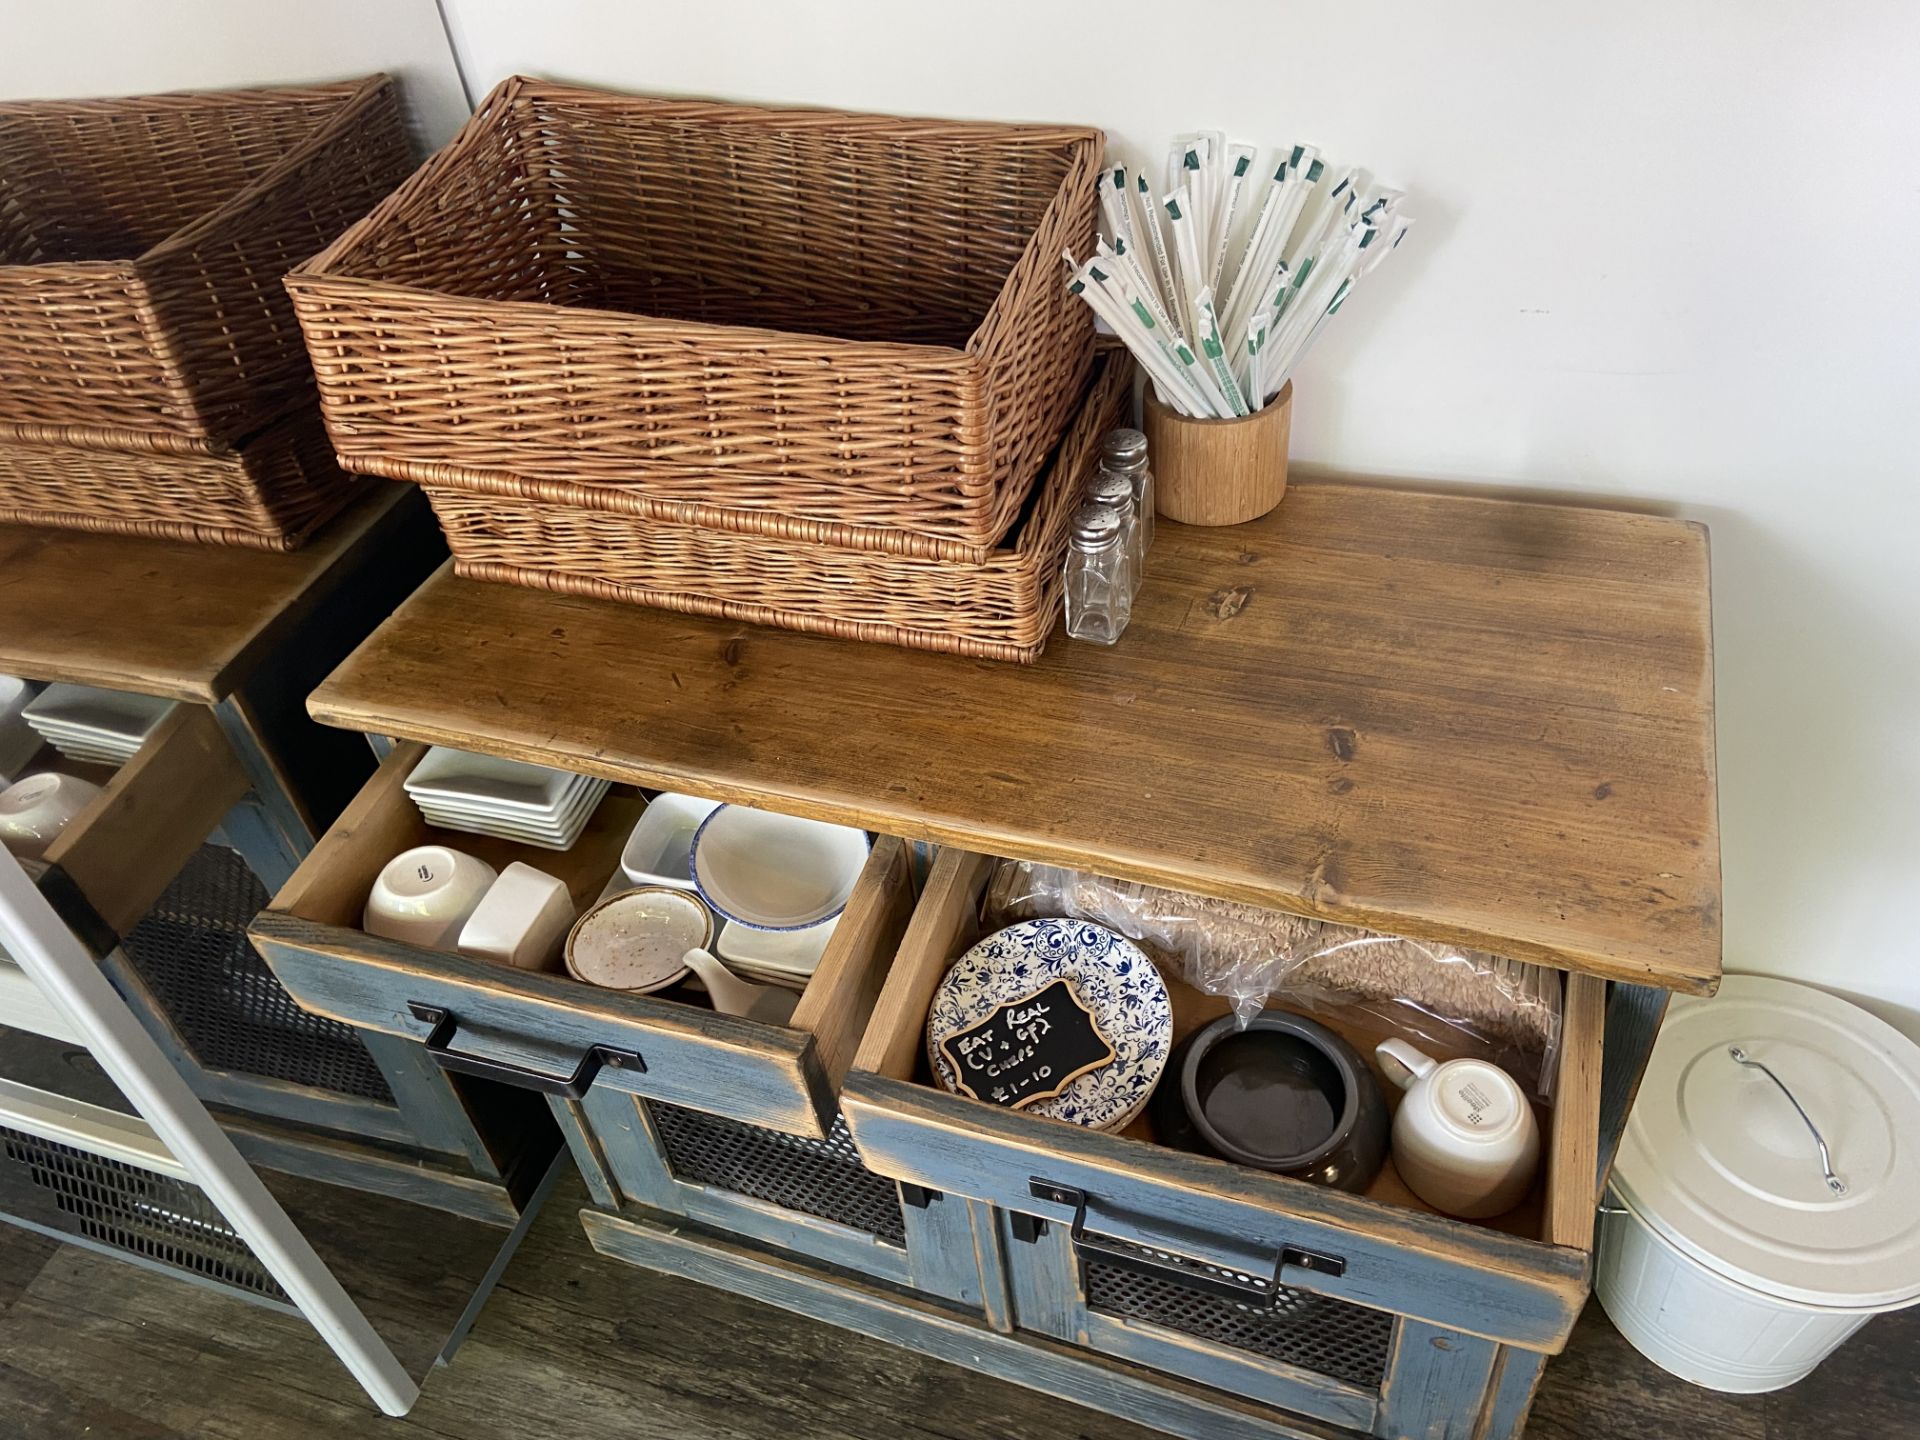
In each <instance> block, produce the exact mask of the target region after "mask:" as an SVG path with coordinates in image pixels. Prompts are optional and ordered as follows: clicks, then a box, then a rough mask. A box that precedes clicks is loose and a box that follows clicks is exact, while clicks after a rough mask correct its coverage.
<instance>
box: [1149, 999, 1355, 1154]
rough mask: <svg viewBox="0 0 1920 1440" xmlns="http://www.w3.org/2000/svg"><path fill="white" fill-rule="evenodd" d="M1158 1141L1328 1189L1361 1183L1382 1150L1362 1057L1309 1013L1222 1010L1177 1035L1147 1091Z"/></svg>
mask: <svg viewBox="0 0 1920 1440" xmlns="http://www.w3.org/2000/svg"><path fill="white" fill-rule="evenodd" d="M1153 1122H1154V1129H1155V1132H1156V1133H1157V1134H1158V1136H1159V1137H1160V1139H1161V1141H1162V1142H1163V1143H1165V1144H1169V1145H1174V1146H1177V1147H1178V1148H1180V1149H1183V1150H1196V1151H1200V1152H1202V1153H1205V1154H1213V1155H1218V1156H1221V1157H1222V1158H1224V1159H1227V1160H1237V1161H1239V1162H1240V1163H1241V1164H1242V1165H1251V1166H1254V1167H1255V1168H1256V1169H1260V1170H1271V1171H1273V1172H1274V1173H1275V1174H1279V1175H1289V1176H1291V1177H1293V1178H1294V1179H1296V1180H1306V1181H1309V1182H1311V1183H1313V1184H1315V1185H1327V1186H1330V1187H1332V1188H1333V1189H1336V1190H1355V1191H1358V1190H1364V1189H1366V1188H1367V1186H1368V1185H1370V1184H1371V1183H1372V1182H1373V1178H1374V1176H1376V1175H1378V1174H1379V1173H1380V1167H1381V1166H1382V1165H1383V1164H1384V1163H1385V1162H1386V1158H1387V1130H1388V1118H1387V1102H1386V1100H1385V1098H1384V1097H1383V1096H1382V1095H1381V1093H1380V1085H1379V1082H1378V1081H1376V1080H1375V1079H1374V1078H1373V1072H1372V1070H1370V1069H1369V1068H1368V1067H1367V1062H1366V1061H1365V1059H1363V1058H1362V1057H1361V1055H1360V1052H1359V1051H1357V1050H1355V1049H1354V1048H1353V1046H1351V1045H1349V1044H1348V1043H1347V1042H1346V1041H1345V1040H1343V1039H1341V1038H1340V1036H1338V1035H1336V1034H1335V1033H1334V1032H1333V1031H1331V1030H1329V1029H1328V1028H1327V1027H1326V1026H1324V1025H1322V1024H1319V1023H1318V1022H1317V1021H1313V1020H1309V1019H1307V1018H1305V1017H1304V1016H1301V1015H1293V1014H1289V1013H1288V1012H1287V1011H1284V1010H1263V1011H1261V1012H1260V1013H1259V1014H1258V1015H1256V1016H1255V1017H1254V1018H1253V1021H1252V1023H1250V1024H1249V1025H1248V1026H1247V1027H1246V1028H1245V1029H1244V1030H1243V1029H1241V1028H1240V1025H1239V1022H1238V1021H1237V1020H1235V1018H1234V1017H1233V1016H1231V1015H1224V1016H1222V1017H1221V1018H1220V1019H1218V1020H1216V1021H1214V1022H1213V1023H1212V1024H1211V1025H1209V1026H1207V1027H1206V1028H1205V1029H1204V1030H1198V1031H1196V1032H1194V1033H1193V1034H1192V1035H1189V1036H1188V1037H1187V1038H1186V1039H1185V1040H1184V1041H1182V1042H1181V1044H1180V1047H1179V1048H1178V1049H1177V1050H1176V1051H1175V1052H1174V1055H1173V1059H1172V1061H1171V1062H1170V1063H1169V1064H1168V1067H1167V1083H1165V1084H1164V1085H1162V1086H1161V1087H1160V1090H1159V1091H1158V1092H1157V1093H1156V1094H1155V1096H1154V1100H1153Z"/></svg>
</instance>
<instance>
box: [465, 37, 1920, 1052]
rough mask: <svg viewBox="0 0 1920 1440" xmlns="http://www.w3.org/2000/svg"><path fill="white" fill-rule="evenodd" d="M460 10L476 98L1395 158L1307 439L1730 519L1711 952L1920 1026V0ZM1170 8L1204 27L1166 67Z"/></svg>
mask: <svg viewBox="0 0 1920 1440" xmlns="http://www.w3.org/2000/svg"><path fill="white" fill-rule="evenodd" d="M449 17H450V21H451V24H452V28H453V32H454V37H455V40H456V43H457V44H458V45H459V47H460V49H461V52H462V55H463V58H464V59H465V61H466V66H467V71H468V75H469V78H470V79H471V80H472V82H473V85H474V88H475V90H476V92H483V91H484V90H485V89H487V88H488V87H490V86H491V85H492V84H493V83H494V82H495V81H497V80H499V79H500V78H502V77H504V76H506V75H508V74H511V73H514V72H515V71H524V72H527V73H532V74H541V75H547V76H551V77H554V78H560V79H569V80H576V81H581V82H584V83H590V84H603V85H607V86H611V87H615V88H620V89H629V90H648V91H656V92H677V93H687V94H705V95H715V96H722V97H728V98H735V99H757V100H785V101H794V102H803V103H815V104H828V105H839V106H844V107H847V108H850V109H863V108H864V109H878V110H900V111H903V112H909V113H920V114H945V115H955V116H989V117H997V118H1005V119H1028V120H1043V119H1057V120H1067V121H1078V122H1085V123H1090V124H1096V125H1100V126H1103V127H1105V128H1106V130H1107V131H1108V133H1109V134H1110V135H1111V136H1112V137H1113V138H1114V140H1115V142H1116V143H1117V144H1119V145H1120V146H1122V147H1123V148H1129V149H1131V148H1136V147H1137V148H1138V149H1139V150H1140V151H1142V152H1143V153H1147V154H1151V155H1153V156H1154V157H1155V159H1156V163H1157V160H1158V157H1159V156H1160V155H1162V154H1163V153H1164V150H1165V142H1166V139H1167V137H1169V136H1170V135H1172V134H1173V133H1174V132H1176V131H1180V130H1187V129H1193V128H1197V127H1202V126H1205V127H1210V128H1221V129H1225V130H1226V131H1227V132H1228V133H1229V135H1230V136H1231V137H1232V138H1235V139H1241V140H1247V141H1251V142H1278V141H1288V142H1291V141H1294V140H1311V141H1314V142H1316V143H1318V144H1320V145H1321V146H1323V147H1324V148H1325V149H1326V151H1327V152H1328V153H1329V154H1330V155H1332V156H1334V157H1337V158H1342V159H1346V160H1350V161H1354V162H1358V163H1362V164H1366V165H1368V166H1370V167H1371V168H1372V169H1374V170H1375V171H1376V173H1378V174H1379V175H1380V176H1381V177H1382V178H1384V179H1387V180H1390V181H1393V182H1395V183H1398V184H1401V185H1403V186H1405V187H1406V189H1407V190H1409V191H1410V192H1411V197H1412V198H1411V200H1410V201H1409V209H1410V210H1411V211H1413V212H1415V213H1417V214H1419V215H1420V216H1421V217H1422V224H1421V228H1420V229H1418V230H1417V231H1416V232H1415V234H1414V235H1413V236H1412V237H1410V238H1409V240H1408V242H1407V247H1406V249H1405V250H1403V252H1402V254H1401V255H1397V256H1395V257H1394V262H1393V264H1391V265H1389V266H1388V267H1386V268H1385V269H1383V270H1382V271H1381V272H1380V275H1379V276H1378V277H1377V281H1376V284H1377V288H1375V289H1373V291H1372V293H1371V294H1364V293H1363V295H1362V296H1361V299H1360V300H1359V301H1357V302H1356V304H1355V306H1354V307H1350V308H1349V309H1348V310H1346V311H1343V312H1342V316H1341V320H1340V322H1339V323H1338V324H1337V325H1336V326H1335V327H1334V328H1333V329H1332V330H1330V331H1329V332H1328V336H1327V338H1326V341H1325V343H1324V344H1323V345H1322V347H1321V348H1320V349H1319V350H1318V351H1317V352H1316V353H1315V354H1314V356H1313V358H1312V359H1311V361H1310V362H1309V363H1308V365H1307V366H1306V368H1305V370H1304V371H1303V373H1302V375H1301V377H1300V384H1299V387H1298V390H1297V397H1296V400H1295V406H1294V410H1295V420H1294V436H1295V439H1294V444H1295V453H1296V455H1297V456H1298V457H1300V458H1301V459H1303V460H1307V461H1311V462H1319V463H1324V464H1327V465H1330V466H1333V467H1337V468H1340V469H1345V470H1354V471H1365V472H1372V473H1380V474H1391V475H1404V476H1420V477H1429V478H1436V479H1443V480H1449V481H1468V480H1470V481H1483V482H1495V483H1501V484H1513V485H1521V486H1530V487H1539V488H1545V489H1562V490H1572V491H1589V492H1595V493H1600V494H1606V495H1617V496H1622V497H1628V498H1631V499H1634V500H1639V501H1649V500H1651V501H1660V502H1670V503H1671V504H1672V505H1674V506H1675V507H1677V508H1678V509H1679V510H1681V511H1682V512H1683V513H1685V514H1688V515H1693V516H1697V517H1699V518H1701V519H1704V520H1706V521H1708V522H1709V523H1710V524H1711V525H1712V527H1713V552H1714V599H1715V615H1714V623H1715V631H1716V637H1715V638H1716V646H1717V651H1718V683H1719V707H1720V808H1721V821H1722V830H1723V844H1724V862H1725V877H1726V941H1727V949H1726V958H1727V964H1728V967H1729V968H1730V969H1741V970H1758V971H1767V972H1774V973H1780V974H1787V975H1794V976H1798V977H1802V978H1806V979H1810V980H1814V981H1817V982H1819V983H1820V984H1823V985H1826V986H1829V987H1831V988H1834V989H1837V990H1841V991H1846V992H1850V993H1854V994H1856V995H1868V996H1872V997H1876V998H1877V1000H1878V1001H1879V1003H1878V1004H1877V1005H1876V1007H1875V1008H1878V1009H1881V1010H1882V1011H1883V1013H1891V1014H1895V1018H1899V1019H1902V1020H1903V1021H1904V1023H1906V1024H1907V1026H1908V1028H1910V1029H1911V1030H1913V1031H1914V1032H1915V1033H1917V1034H1920V939H1916V928H1917V927H1920V917H1916V916H1915V915H1914V914H1913V913H1912V912H1913V910H1914V909H1915V906H1916V902H1920V640H1917V639H1916V626H1917V624H1920V554H1916V551H1920V526H1916V521H1920V505H1917V504H1916V501H1915V498H1914V496H1915V493H1916V486H1917V485H1920V477H1916V475H1915V473H1914V469H1915V466H1914V457H1915V456H1920V265H1916V263H1915V261H1914V259H1913V255H1914V253H1915V250H1916V247H1917V246H1920V185H1916V184H1915V182H1914V162H1913V150H1914V147H1915V145H1916V142H1920V84H1916V83H1915V78H1914V77H1915V70H1914V56H1915V55H1917V54H1920V6H1914V5H1911V4H1907V3H1902V0H1854V3H1849V4H1846V5H1832V4H1826V3H1820V0H1771V3H1768V0H1693V3H1689V4H1673V3H1671V0H1616V3H1614V4H1611V5H1607V6H1589V7H1567V6H1559V5H1541V4H1537V3H1534V0H1469V3H1455V4H1447V5H1431V6H1422V5H1415V4H1409V3H1392V0H1344V3H1342V4H1339V5H1323V4H1315V5H1308V4H1302V3H1298V0H1262V3H1257V4H1256V3H1238V4H1227V3H1206V0H1180V3H1159V4H1155V3H1149V0H1103V3H1098V4H1095V3H1076V4H1067V3H1048V0H967V3H964V4H958V5H951V4H943V5H934V4H926V3H904V0H812V3H806V4H789V3H778V0H767V3H746V0H706V3H701V4H685V3H679V0H653V3H633V0H546V3H543V4H540V5H527V4H521V3H514V0H449ZM1176 26H1177V27H1178V28H1179V29H1180V30H1183V31H1186V32H1189V33H1192V34H1193V35H1196V36H1198V37H1201V40H1200V42H1199V43H1197V44H1195V45H1194V46H1192V47H1191V49H1192V52H1193V56H1194V58H1193V59H1192V60H1190V61H1188V62H1186V63H1184V64H1183V63H1181V61H1180V60H1179V58H1178V57H1179V53H1180V50H1181V48H1182V47H1180V46H1179V45H1178V44H1176V43H1175V33H1176ZM1129 31H1130V32H1131V33H1133V34H1134V35H1136V36H1137V37H1139V38H1138V41H1137V43H1136V44H1135V45H1133V46H1131V47H1130V46H1129V45H1128V44H1127V43H1126V42H1124V41H1122V40H1119V39H1096V38H1090V37H1096V36H1116V35H1121V34H1124V33H1127V32H1129ZM1140 57H1145V59H1146V60H1148V61H1151V62H1154V63H1157V64H1158V65H1159V68H1160V71H1161V74H1160V78H1159V79H1158V80H1157V81H1149V80H1148V79H1147V77H1146V75H1145V74H1144V70H1145V68H1146V67H1145V66H1144V65H1143V64H1142V63H1141V60H1140ZM1896 1012H1897V1013H1896Z"/></svg>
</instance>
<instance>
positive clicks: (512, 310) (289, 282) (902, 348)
mask: <svg viewBox="0 0 1920 1440" xmlns="http://www.w3.org/2000/svg"><path fill="white" fill-rule="evenodd" d="M309 263H311V262H309ZM282 283H284V284H285V285H286V287H287V290H288V292H289V293H290V294H292V295H295V296H299V295H302V294H319V293H320V292H321V291H323V290H324V289H325V288H327V287H328V286H338V287H340V288H342V289H351V291H352V293H353V294H354V295H355V296H357V297H362V298H366V297H373V298H377V297H378V296H380V295H383V294H385V295H404V296H409V297H413V296H423V297H426V298H428V299H431V300H432V301H433V302H434V304H435V305H436V306H439V307H440V308H442V309H448V308H451V309H454V310H462V309H466V308H468V307H471V309H472V310H473V312H474V318H475V319H479V320H488V319H493V318H497V317H498V316H499V315H500V314H501V313H502V312H505V313H507V314H510V315H514V316H518V317H522V318H524V319H526V320H532V319H534V318H536V317H551V316H553V315H554V314H555V313H556V312H557V313H559V314H563V315H566V316H567V317H569V318H570V319H571V318H572V317H574V316H584V317H588V318H591V319H594V320H601V321H613V322H617V323H618V325H619V328H621V329H622V330H624V331H626V332H627V333H628V334H636V335H646V334H649V333H655V332H657V333H658V334H659V335H660V338H662V339H673V340H687V339H689V338H691V339H695V340H698V341H699V342H700V343H701V344H702V345H711V346H713V347H715V348H716V349H725V348H727V347H728V346H732V347H735V348H738V349H739V350H741V351H754V352H759V351H764V350H766V349H767V348H769V344H770V343H771V344H772V346H773V348H777V349H780V348H783V349H791V350H793V351H795V352H796V353H798V352H805V353H809V354H813V355H818V356H820V357H822V358H824V359H829V360H831V359H836V358H837V359H843V360H851V359H855V358H860V359H864V360H869V361H880V360H899V361H904V360H913V361H916V362H918V364H919V365H920V366H924V367H925V368H927V369H929V370H931V369H941V370H946V369H951V368H953V367H954V365H955V363H956V362H961V363H971V362H972V361H973V360H974V358H975V357H974V353H973V351H972V350H971V349H969V348H966V347H962V346H958V345H932V344H926V343H921V342H916V341H911V340H849V339H846V338H844V337H843V336H839V335H827V334H823V333H822V332H820V331H817V330H774V329H769V328H767V327H766V326H763V325H717V324H715V323H713V322H712V321H707V320H675V319H672V318H670V317H667V316H662V315H647V314H642V313H641V312H639V311H634V310H609V309H607V308H605V307H604V306H600V305H555V304H553V303H552V302H551V301H546V300H484V299H480V298H478V297H476V296H472V295H461V294H459V293H458V292H456V291H452V290H432V289H428V288H427V287H426V286H424V285H400V284H396V283H395V282H394V281H392V280H372V279H363V278H361V277H359V276H357V275H350V274H347V273H345V272H342V271H329V272H325V273H321V272H316V271H312V270H309V269H308V268H307V266H306V265H301V266H297V267H295V268H294V269H292V270H290V271H288V272H287V275H286V278H285V280H284V281H283V282H282ZM1003 288H1004V287H1003ZM996 298H997V297H996ZM981 323H982V324H984V323H985V322H984V321H982V322H981ZM979 328H980V327H978V326H976V327H975V329H974V333H975V334H978V333H979ZM971 344H972V336H969V337H968V346H971ZM935 362H937V363H935Z"/></svg>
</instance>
